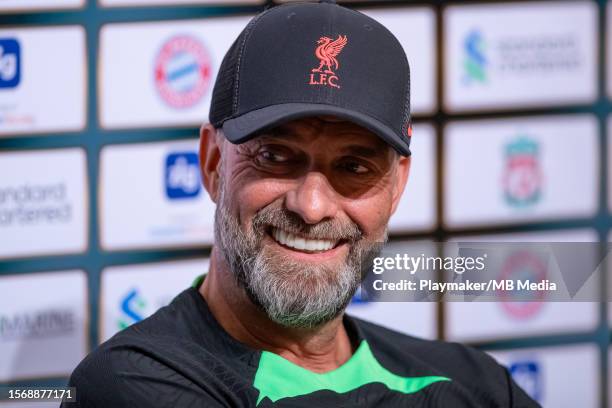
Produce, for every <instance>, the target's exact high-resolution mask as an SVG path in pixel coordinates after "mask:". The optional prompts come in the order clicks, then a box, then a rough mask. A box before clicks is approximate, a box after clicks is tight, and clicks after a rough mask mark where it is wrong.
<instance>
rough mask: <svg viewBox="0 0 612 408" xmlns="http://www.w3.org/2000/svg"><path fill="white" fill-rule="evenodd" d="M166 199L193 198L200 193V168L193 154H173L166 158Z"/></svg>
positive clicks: (196, 156)
mask: <svg viewBox="0 0 612 408" xmlns="http://www.w3.org/2000/svg"><path fill="white" fill-rule="evenodd" d="M165 184H166V197H168V198H169V199H170V200H177V199H178V200H180V199H189V198H195V197H197V196H198V194H199V193H200V189H201V187H200V185H201V184H200V168H199V166H198V155H197V154H196V153H195V152H175V153H170V154H168V156H166V172H165Z"/></svg>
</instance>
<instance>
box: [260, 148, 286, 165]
mask: <svg viewBox="0 0 612 408" xmlns="http://www.w3.org/2000/svg"><path fill="white" fill-rule="evenodd" d="M259 158H260V159H261V160H263V161H264V162H268V163H286V162H287V161H288V160H289V158H288V157H287V155H285V154H282V153H279V152H274V151H271V150H262V151H260V152H259Z"/></svg>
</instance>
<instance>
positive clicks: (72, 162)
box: [0, 148, 88, 258]
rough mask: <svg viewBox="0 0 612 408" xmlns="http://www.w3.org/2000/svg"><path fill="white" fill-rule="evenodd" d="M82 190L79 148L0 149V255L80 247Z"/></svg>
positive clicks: (83, 164)
mask: <svg viewBox="0 0 612 408" xmlns="http://www.w3.org/2000/svg"><path fill="white" fill-rule="evenodd" d="M87 194H88V191H87V173H86V159H85V152H84V151H83V150H82V149H77V148H74V149H49V150H33V151H15V152H2V153H0V258H11V257H20V256H34V255H44V254H64V253H75V252H83V251H85V249H86V247H87V224H88V214H87V210H88V205H87V203H88V202H87ZM58 237H61V239H58Z"/></svg>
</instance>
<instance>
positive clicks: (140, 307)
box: [117, 289, 147, 330]
mask: <svg viewBox="0 0 612 408" xmlns="http://www.w3.org/2000/svg"><path fill="white" fill-rule="evenodd" d="M146 306H147V303H146V302H145V301H144V299H142V297H140V295H139V294H138V290H136V289H132V290H131V291H129V292H128V294H127V295H125V296H124V297H123V299H121V311H122V312H123V317H121V318H120V319H119V321H118V322H117V324H118V326H119V329H121V330H123V329H125V328H126V327H128V326H130V325H131V324H133V323H137V322H139V321H141V320H142V319H144V315H143V312H144V309H145V307H146Z"/></svg>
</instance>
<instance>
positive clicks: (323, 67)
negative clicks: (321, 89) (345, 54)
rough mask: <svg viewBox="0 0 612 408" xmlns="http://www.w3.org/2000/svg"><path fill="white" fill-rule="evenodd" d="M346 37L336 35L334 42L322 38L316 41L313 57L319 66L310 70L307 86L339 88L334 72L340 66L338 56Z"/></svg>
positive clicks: (346, 40)
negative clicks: (316, 59)
mask: <svg viewBox="0 0 612 408" xmlns="http://www.w3.org/2000/svg"><path fill="white" fill-rule="evenodd" d="M347 42H348V39H347V37H346V35H338V38H336V39H335V40H333V39H331V38H329V37H326V36H323V37H321V38H319V40H318V41H317V48H316V49H315V56H316V57H317V58H318V59H319V66H318V67H317V68H313V69H311V70H310V82H308V84H309V85H322V86H329V87H332V88H340V84H339V83H338V82H339V78H338V75H337V74H336V71H335V70H337V69H338V68H339V67H340V64H339V62H338V58H337V57H338V55H339V54H340V52H342V49H343V48H344V46H345V45H346V44H347Z"/></svg>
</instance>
